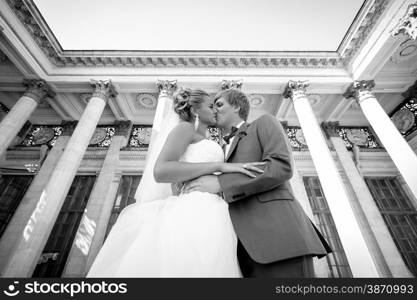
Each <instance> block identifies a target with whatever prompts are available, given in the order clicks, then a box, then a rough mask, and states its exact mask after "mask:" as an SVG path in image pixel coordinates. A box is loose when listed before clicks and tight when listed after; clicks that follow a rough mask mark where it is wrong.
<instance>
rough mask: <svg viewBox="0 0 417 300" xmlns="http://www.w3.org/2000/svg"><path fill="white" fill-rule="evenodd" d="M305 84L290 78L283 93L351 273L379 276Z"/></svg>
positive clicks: (358, 275) (359, 275)
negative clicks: (305, 144) (297, 123)
mask: <svg viewBox="0 0 417 300" xmlns="http://www.w3.org/2000/svg"><path fill="white" fill-rule="evenodd" d="M307 86H308V83H307V82H300V81H299V82H295V81H290V82H289V83H288V86H287V88H286V90H285V92H284V96H285V97H290V98H291V99H292V101H293V103H294V109H295V112H296V114H297V117H298V120H299V122H300V125H301V128H302V130H303V134H304V137H305V139H306V142H307V144H308V148H309V150H310V154H311V157H312V160H313V163H314V165H315V167H316V170H317V174H318V176H319V178H320V183H321V185H322V187H323V192H324V194H325V196H326V200H327V202H328V205H329V208H330V211H331V213H332V216H333V219H334V222H335V225H336V228H337V231H338V233H339V236H340V239H341V243H342V245H343V248H344V250H345V252H346V256H347V259H348V262H349V265H350V268H351V270H352V273H353V275H354V276H355V277H378V272H377V270H376V267H375V264H374V262H373V260H372V257H371V254H370V253H369V249H368V247H367V245H366V243H365V240H364V238H363V236H362V233H361V230H360V227H359V224H358V222H357V220H356V218H355V215H354V213H353V211H352V207H351V206H350V204H349V199H348V196H347V194H346V190H345V187H344V184H343V181H342V179H341V177H340V175H339V172H338V170H337V167H336V164H335V162H334V160H333V158H332V155H331V153H330V150H329V148H328V147H327V143H326V140H325V138H324V136H323V133H322V131H321V128H320V126H319V124H318V122H317V119H316V117H315V115H314V112H313V109H312V107H311V105H310V102H309V100H308V98H307V96H306V93H305V91H306V88H307Z"/></svg>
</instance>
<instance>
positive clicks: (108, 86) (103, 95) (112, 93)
mask: <svg viewBox="0 0 417 300" xmlns="http://www.w3.org/2000/svg"><path fill="white" fill-rule="evenodd" d="M90 84H91V86H92V87H93V88H94V92H93V94H92V95H91V97H98V98H100V99H103V100H104V101H106V102H107V101H108V100H109V98H115V97H116V96H117V95H118V92H117V91H116V88H115V86H114V85H113V83H112V82H111V80H110V79H108V80H95V79H90Z"/></svg>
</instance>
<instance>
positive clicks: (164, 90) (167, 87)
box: [156, 79, 177, 96]
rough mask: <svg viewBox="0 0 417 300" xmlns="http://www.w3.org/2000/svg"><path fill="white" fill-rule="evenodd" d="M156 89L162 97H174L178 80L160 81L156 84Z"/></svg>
mask: <svg viewBox="0 0 417 300" xmlns="http://www.w3.org/2000/svg"><path fill="white" fill-rule="evenodd" d="M156 87H157V89H158V92H159V94H160V95H165V96H172V94H173V93H174V92H175V90H176V89H177V80H159V79H158V81H157V82H156Z"/></svg>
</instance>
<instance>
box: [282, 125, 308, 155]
mask: <svg viewBox="0 0 417 300" xmlns="http://www.w3.org/2000/svg"><path fill="white" fill-rule="evenodd" d="M284 129H285V132H286V133H287V136H288V140H289V142H290V145H291V148H292V150H293V151H307V150H308V146H307V142H306V140H305V138H304V134H303V131H302V130H301V127H299V126H284Z"/></svg>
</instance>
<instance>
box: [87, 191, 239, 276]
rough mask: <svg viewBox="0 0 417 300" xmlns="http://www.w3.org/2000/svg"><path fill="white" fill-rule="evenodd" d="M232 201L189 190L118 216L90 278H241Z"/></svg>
mask: <svg viewBox="0 0 417 300" xmlns="http://www.w3.org/2000/svg"><path fill="white" fill-rule="evenodd" d="M236 247H237V238H236V234H235V232H234V229H233V225H232V222H231V220H230V216H229V211H228V204H227V203H226V202H225V201H224V200H223V199H222V198H221V197H219V196H217V195H214V194H209V193H204V192H191V193H188V194H181V195H179V196H170V197H168V198H166V199H161V200H156V201H152V202H147V203H142V204H132V205H129V206H128V207H126V208H125V209H124V210H123V211H122V213H121V214H120V216H119V218H118V220H117V222H116V223H115V225H114V226H113V228H112V230H111V231H110V233H109V235H108V237H107V239H106V241H105V243H104V244H103V247H102V248H101V250H100V252H99V253H98V255H97V257H96V259H95V261H94V263H93V265H92V267H91V268H90V271H89V273H88V275H87V277H241V276H242V275H241V272H240V269H239V264H238V260H237V254H236Z"/></svg>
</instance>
